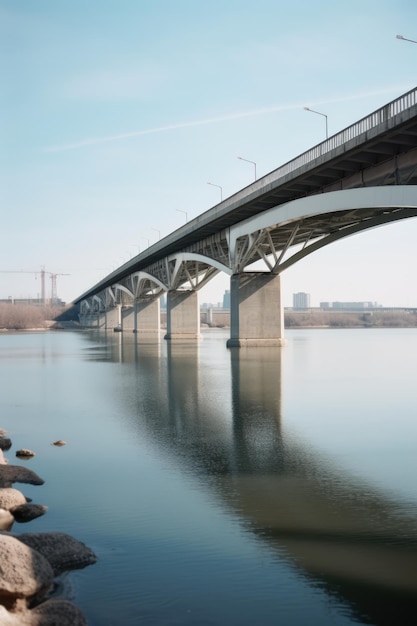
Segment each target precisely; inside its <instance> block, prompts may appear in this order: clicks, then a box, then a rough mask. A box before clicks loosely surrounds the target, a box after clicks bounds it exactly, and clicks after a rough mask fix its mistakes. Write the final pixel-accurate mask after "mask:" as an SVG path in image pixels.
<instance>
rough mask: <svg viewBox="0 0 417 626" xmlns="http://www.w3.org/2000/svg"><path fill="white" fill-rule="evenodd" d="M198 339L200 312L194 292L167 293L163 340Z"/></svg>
mask: <svg viewBox="0 0 417 626" xmlns="http://www.w3.org/2000/svg"><path fill="white" fill-rule="evenodd" d="M199 337H200V310H199V306H198V293H197V292H196V291H168V294H167V333H166V335H165V339H169V340H184V339H198V338H199Z"/></svg>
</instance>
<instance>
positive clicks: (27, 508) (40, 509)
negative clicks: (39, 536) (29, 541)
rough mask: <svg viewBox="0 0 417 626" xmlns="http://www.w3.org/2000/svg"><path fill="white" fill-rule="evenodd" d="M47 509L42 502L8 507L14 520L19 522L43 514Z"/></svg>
mask: <svg viewBox="0 0 417 626" xmlns="http://www.w3.org/2000/svg"><path fill="white" fill-rule="evenodd" d="M0 491H1V489H0ZM47 510H48V507H47V506H44V505H43V504H26V503H25V504H20V505H19V506H15V507H13V509H10V513H11V514H12V515H13V517H14V519H15V521H16V522H19V524H24V523H25V522H30V521H32V520H33V519H36V518H37V517H40V516H41V515H45V513H46V511H47Z"/></svg>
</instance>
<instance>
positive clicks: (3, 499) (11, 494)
mask: <svg viewBox="0 0 417 626" xmlns="http://www.w3.org/2000/svg"><path fill="white" fill-rule="evenodd" d="M20 504H26V498H25V496H24V495H23V493H21V492H20V491H18V490H17V489H12V488H11V487H9V488H7V487H6V488H4V489H0V507H1V508H2V509H6V511H10V509H12V508H13V507H15V506H19V505H20Z"/></svg>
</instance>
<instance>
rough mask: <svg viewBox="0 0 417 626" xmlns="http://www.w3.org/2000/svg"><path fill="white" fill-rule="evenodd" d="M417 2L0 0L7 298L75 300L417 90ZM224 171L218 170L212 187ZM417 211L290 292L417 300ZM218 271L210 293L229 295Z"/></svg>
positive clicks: (287, 302)
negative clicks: (226, 201) (225, 202)
mask: <svg viewBox="0 0 417 626" xmlns="http://www.w3.org/2000/svg"><path fill="white" fill-rule="evenodd" d="M397 34H402V35H403V36H404V37H407V38H409V39H414V40H417V3H416V2H415V0H396V2H395V3H394V2H392V0H390V1H388V0H360V1H358V0H350V2H349V3H347V2H334V0H332V1H330V0H318V1H316V2H311V1H310V0H294V1H293V2H288V1H285V2H284V1H281V0H257V1H256V2H253V1H248V0H71V2H66V1H65V0H0V71H1V90H0V93H1V95H0V107H1V115H0V146H1V148H0V161H1V163H0V165H1V167H0V218H1V222H0V223H1V246H0V299H2V298H8V297H13V298H21V297H23V298H26V297H38V296H39V294H40V290H41V288H40V282H41V281H40V271H41V268H44V270H45V272H46V277H47V280H46V291H47V293H46V295H47V297H49V295H50V288H51V280H50V277H51V275H52V274H56V282H57V295H58V297H60V298H61V299H62V300H64V301H66V302H71V301H72V300H73V299H75V298H76V297H78V296H79V295H81V294H82V293H84V292H85V291H86V290H88V289H89V288H90V287H92V286H93V285H94V284H95V283H96V282H98V281H99V280H101V279H102V278H104V277H105V276H106V275H107V274H109V273H110V272H112V271H113V270H115V269H116V268H117V267H119V266H120V265H122V264H123V263H125V262H126V261H128V260H129V259H130V258H132V257H134V256H135V255H136V254H138V253H139V252H140V251H144V250H145V249H146V248H147V247H148V246H151V245H152V244H154V243H156V242H157V241H158V240H159V238H161V239H162V238H163V237H165V236H167V235H168V234H170V233H171V232H172V231H174V230H176V229H177V228H179V227H180V226H182V225H183V224H184V223H185V221H186V220H190V219H192V218H194V217H197V216H198V215H199V214H201V213H203V212H205V211H206V210H208V209H210V208H211V207H213V206H214V205H216V204H218V202H219V200H220V189H219V188H218V187H216V185H218V186H220V187H222V192H223V198H226V197H228V196H230V195H232V194H234V193H236V192H237V191H239V189H241V188H243V187H245V186H247V185H248V184H249V183H250V182H252V180H253V178H254V166H253V165H252V164H251V163H250V162H246V161H243V160H241V159H238V158H237V157H238V156H241V157H243V158H244V159H247V160H249V161H253V162H255V163H256V169H257V176H258V178H260V177H261V176H264V175H265V174H267V173H269V172H270V171H272V170H274V169H276V168H277V167H279V166H280V165H282V164H284V163H286V162H287V161H289V160H291V159H292V158H294V157H296V156H297V155H298V154H300V153H302V152H304V151H306V150H308V149H309V148H311V147H312V146H314V145H316V144H317V143H319V142H320V141H322V140H324V139H325V118H324V117H323V115H315V114H313V113H311V112H308V111H305V110H304V107H305V106H308V107H310V108H313V109H315V110H317V111H319V112H321V113H323V114H325V115H327V120H328V131H329V135H332V134H334V133H337V132H339V131H341V130H342V129H343V128H345V127H347V126H349V125H350V124H353V123H354V122H355V121H357V120H358V119H360V118H362V117H365V116H366V115H368V114H369V113H371V112H372V111H374V110H376V109H378V108H379V107H381V106H383V105H385V104H386V103H388V102H390V101H391V100H393V99H395V98H397V97H398V96H400V95H402V94H403V93H405V92H406V91H408V90H409V89H412V88H414V87H415V86H416V82H417V44H415V43H411V42H407V41H401V40H399V39H397V38H396V35H397ZM208 182H211V183H212V184H211V185H210V184H207V183H208ZM416 242H417V219H414V218H413V219H408V220H404V222H403V223H397V224H392V225H389V226H384V227H381V228H378V229H375V230H372V231H369V232H367V233H361V234H359V235H356V236H354V237H350V238H348V239H345V240H342V241H340V242H337V243H334V244H332V245H330V246H327V247H326V248H324V249H323V250H321V251H319V252H316V253H314V254H312V255H310V256H308V257H307V258H306V259H304V260H303V261H301V262H299V263H297V264H296V265H295V266H293V267H292V268H290V269H288V270H287V271H286V272H284V273H283V274H282V293H283V302H284V306H292V297H293V294H294V293H296V292H299V291H303V292H307V293H309V294H310V297H311V305H312V306H318V305H319V303H320V302H321V301H372V302H376V303H377V304H379V305H382V306H417V282H416V280H415V277H414V271H413V270H414V268H415V267H416V265H417V246H416ZM228 288H229V278H228V277H227V276H225V275H219V276H217V277H216V278H215V279H213V281H211V283H210V284H209V285H208V286H207V287H205V288H204V289H203V290H202V291H201V293H200V302H201V303H203V302H212V303H214V304H217V302H221V301H222V299H223V293H224V291H225V290H226V289H228Z"/></svg>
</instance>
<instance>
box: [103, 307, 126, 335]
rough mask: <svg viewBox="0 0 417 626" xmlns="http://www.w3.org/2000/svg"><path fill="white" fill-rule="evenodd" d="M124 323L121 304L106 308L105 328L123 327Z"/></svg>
mask: <svg viewBox="0 0 417 626" xmlns="http://www.w3.org/2000/svg"><path fill="white" fill-rule="evenodd" d="M121 324H122V307H121V305H120V304H118V305H117V306H112V307H110V308H108V309H106V322H105V328H106V329H107V330H111V329H113V328H118V327H121Z"/></svg>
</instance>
